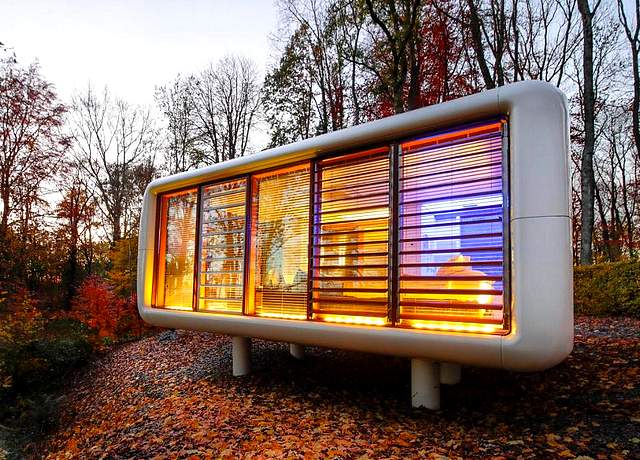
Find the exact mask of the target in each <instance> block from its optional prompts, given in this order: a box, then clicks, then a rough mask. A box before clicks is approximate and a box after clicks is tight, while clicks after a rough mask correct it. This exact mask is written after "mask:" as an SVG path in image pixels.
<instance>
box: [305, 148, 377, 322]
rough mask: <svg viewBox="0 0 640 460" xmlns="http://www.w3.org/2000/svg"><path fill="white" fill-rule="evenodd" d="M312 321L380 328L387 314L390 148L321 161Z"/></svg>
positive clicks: (318, 178)
mask: <svg viewBox="0 0 640 460" xmlns="http://www.w3.org/2000/svg"><path fill="white" fill-rule="evenodd" d="M316 165H317V166H316V167H317V171H316V176H315V208H314V223H313V284H312V285H313V289H312V305H313V318H314V319H318V320H321V321H331V322H340V323H347V324H349V323H351V324H367V325H384V324H386V323H387V313H388V251H389V242H388V239H389V149H388V148H386V147H385V148H381V149H375V150H370V151H365V152H359V153H355V154H350V155H343V156H340V157H336V158H331V159H328V160H322V161H319V162H318V163H317V164H316Z"/></svg>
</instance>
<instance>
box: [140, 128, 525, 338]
mask: <svg viewBox="0 0 640 460" xmlns="http://www.w3.org/2000/svg"><path fill="white" fill-rule="evenodd" d="M496 122H500V123H501V137H502V151H501V155H502V177H501V179H502V198H503V204H502V219H503V228H502V230H503V233H502V235H503V243H502V252H503V262H502V270H503V271H502V273H503V275H502V276H503V300H502V313H503V322H502V327H501V329H500V330H498V331H496V332H492V333H486V332H484V333H481V334H484V335H501V336H504V335H508V334H510V333H511V330H512V321H511V320H512V308H513V299H512V298H511V291H512V286H511V283H512V279H511V263H512V254H511V234H510V231H511V225H510V211H511V199H510V196H511V189H510V174H511V165H510V157H511V155H510V143H509V117H508V116H506V115H500V116H493V117H488V118H484V119H479V120H476V121H472V122H467V123H462V124H451V125H449V126H448V127H446V128H439V129H436V130H428V129H427V130H422V131H418V132H417V134H414V135H409V136H402V137H395V138H392V139H390V140H387V141H383V142H372V143H368V144H363V145H360V146H358V147H349V148H344V149H336V150H334V151H331V152H326V153H323V154H319V155H316V156H315V157H314V158H311V159H308V160H298V161H292V162H288V163H283V164H280V165H278V166H273V167H268V168H262V169H256V170H252V171H249V172H245V173H240V174H234V175H230V176H226V177H220V178H217V179H211V180H204V181H201V182H197V183H194V184H191V185H188V186H184V187H180V188H176V189H171V190H166V191H163V192H160V193H158V194H157V202H156V216H155V217H156V218H155V229H154V233H153V234H154V237H155V242H154V248H155V250H154V257H153V276H152V288H151V306H152V307H153V308H158V309H165V307H164V306H158V305H157V295H158V288H159V284H160V279H159V276H158V274H159V264H160V261H161V260H162V259H163V255H162V254H161V253H160V251H161V246H162V238H163V236H166V226H165V228H164V229H163V228H162V225H161V222H162V215H161V214H162V212H161V209H162V200H163V197H165V196H166V195H173V194H176V193H179V192H182V191H186V190H191V189H195V190H197V203H196V210H197V216H196V232H195V235H196V236H195V237H196V241H195V257H196V263H194V283H193V298H192V304H191V311H192V312H200V313H209V314H213V315H226V314H230V315H239V316H251V317H256V318H261V319H264V320H270V319H271V318H269V317H261V316H256V315H254V314H253V310H254V308H255V307H254V306H252V305H248V303H249V302H250V299H251V298H253V295H251V294H250V295H247V294H248V291H247V289H251V287H252V283H251V274H250V273H249V271H250V270H248V266H249V265H250V259H251V253H252V251H253V248H252V243H253V239H254V236H255V235H254V231H253V218H254V216H253V214H254V212H255V211H254V206H253V203H252V194H253V181H254V176H258V175H263V174H267V173H269V172H273V171H277V170H280V169H286V168H292V167H297V166H301V165H304V164H308V167H309V178H310V179H309V180H310V188H309V190H310V192H309V222H308V228H309V236H308V258H307V259H308V267H307V283H308V286H307V318H306V321H314V322H319V323H322V322H323V321H321V320H314V319H313V290H312V287H313V286H312V283H313V244H314V241H313V240H314V231H313V229H314V221H313V219H314V216H315V209H316V207H317V206H318V205H319V200H317V198H316V184H317V183H318V181H317V176H318V175H319V174H320V172H319V170H320V168H318V163H319V162H320V161H322V160H327V159H331V158H336V157H340V156H344V155H349V154H356V153H359V152H364V151H369V150H374V149H381V148H388V149H389V154H388V155H389V185H390V187H389V229H388V231H389V233H388V238H389V244H388V249H387V252H388V255H387V258H388V294H387V295H388V314H387V318H388V322H387V324H385V325H384V326H375V327H380V328H384V327H392V328H403V329H411V330H417V329H415V328H411V327H408V326H401V325H400V324H399V320H398V317H399V286H400V280H399V278H400V269H399V237H400V231H399V225H397V223H398V221H399V157H400V154H401V148H402V147H401V145H402V144H403V143H407V142H411V141H412V140H417V139H420V138H424V137H425V136H437V135H439V134H444V133H447V132H450V131H453V130H464V129H469V128H471V127H474V126H482V125H488V124H491V123H496ZM240 179H244V180H245V181H246V196H245V238H244V240H245V241H244V244H245V248H244V261H243V275H242V277H243V288H242V309H241V312H238V313H225V312H207V311H204V310H202V311H201V310H200V309H199V288H200V266H201V260H200V259H201V256H202V253H201V251H202V248H201V247H200V246H201V245H200V241H201V236H202V235H201V226H202V222H201V215H202V195H203V190H204V188H205V187H207V186H211V185H216V184H220V183H224V182H229V181H234V180H240ZM185 311H188V310H185ZM297 321H304V320H302V319H300V320H297Z"/></svg>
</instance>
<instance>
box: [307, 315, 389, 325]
mask: <svg viewBox="0 0 640 460" xmlns="http://www.w3.org/2000/svg"><path fill="white" fill-rule="evenodd" d="M319 319H321V320H322V321H327V322H330V323H343V324H362V325H366V326H384V325H385V324H387V321H386V319H385V318H371V317H368V316H342V315H321V316H320V318H319Z"/></svg>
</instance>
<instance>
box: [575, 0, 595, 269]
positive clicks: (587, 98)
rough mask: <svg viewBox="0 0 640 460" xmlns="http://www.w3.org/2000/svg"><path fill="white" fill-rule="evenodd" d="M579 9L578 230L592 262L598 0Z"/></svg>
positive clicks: (585, 0)
mask: <svg viewBox="0 0 640 460" xmlns="http://www.w3.org/2000/svg"><path fill="white" fill-rule="evenodd" d="M577 2H578V10H579V11H580V17H581V19H582V34H583V42H582V78H583V82H584V83H583V94H582V103H583V112H584V144H583V149H582V160H581V165H580V172H581V173H580V184H581V189H580V197H581V203H582V209H581V211H582V213H581V215H582V217H581V226H580V228H581V231H580V263H581V264H585V265H588V264H591V263H592V262H593V226H594V200H595V187H596V181H595V175H594V171H593V155H594V150H595V140H596V139H595V138H596V133H595V104H596V100H595V94H594V84H593V76H594V62H593V31H594V25H593V22H594V21H593V20H594V16H595V14H596V12H597V10H598V7H599V6H600V0H598V1H597V2H596V3H595V5H593V7H592V6H591V4H590V3H589V0H577Z"/></svg>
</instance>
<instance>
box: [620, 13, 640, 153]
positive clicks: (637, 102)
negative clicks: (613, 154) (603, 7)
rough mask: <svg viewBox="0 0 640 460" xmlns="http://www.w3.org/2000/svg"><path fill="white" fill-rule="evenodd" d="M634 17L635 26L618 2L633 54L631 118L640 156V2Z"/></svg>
mask: <svg viewBox="0 0 640 460" xmlns="http://www.w3.org/2000/svg"><path fill="white" fill-rule="evenodd" d="M633 15H634V19H635V21H634V22H635V24H634V25H632V22H631V21H629V19H628V18H627V11H626V10H625V6H624V2H623V0H618V17H619V19H620V23H621V24H622V27H623V28H624V33H625V36H626V38H627V42H628V43H629V51H630V52H631V72H632V75H633V100H632V103H631V116H632V122H633V124H632V127H633V140H634V143H635V146H636V152H637V154H638V155H639V156H640V69H639V67H638V66H639V63H638V60H639V59H640V0H635V3H634V9H633Z"/></svg>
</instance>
